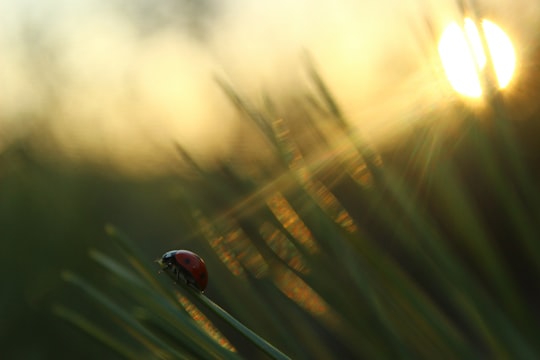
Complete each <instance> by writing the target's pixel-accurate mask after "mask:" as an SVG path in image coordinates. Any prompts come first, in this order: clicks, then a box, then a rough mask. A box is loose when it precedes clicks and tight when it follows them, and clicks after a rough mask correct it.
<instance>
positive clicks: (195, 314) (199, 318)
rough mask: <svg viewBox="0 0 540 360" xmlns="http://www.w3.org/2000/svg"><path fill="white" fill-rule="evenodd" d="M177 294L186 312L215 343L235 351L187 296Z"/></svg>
mask: <svg viewBox="0 0 540 360" xmlns="http://www.w3.org/2000/svg"><path fill="white" fill-rule="evenodd" d="M177 295H178V301H179V302H180V304H182V306H183V307H184V309H186V311H187V313H188V314H189V316H191V318H192V319H193V320H195V322H196V323H197V324H199V326H200V327H201V328H202V329H203V330H204V331H205V332H206V333H207V334H208V335H210V336H211V337H212V338H213V339H214V340H216V341H217V343H218V344H219V345H221V346H223V347H224V348H225V349H227V350H230V351H233V352H236V349H235V348H234V346H233V345H232V344H231V343H230V342H229V340H227V338H226V337H225V336H223V334H221V332H220V331H219V330H218V329H217V328H216V327H215V326H214V324H212V322H211V321H210V320H209V319H208V318H207V317H206V316H205V315H204V314H203V313H202V312H201V311H200V310H199V309H198V308H197V307H196V306H195V305H193V304H192V303H191V302H190V301H189V300H188V298H187V297H185V296H182V295H180V294H177Z"/></svg>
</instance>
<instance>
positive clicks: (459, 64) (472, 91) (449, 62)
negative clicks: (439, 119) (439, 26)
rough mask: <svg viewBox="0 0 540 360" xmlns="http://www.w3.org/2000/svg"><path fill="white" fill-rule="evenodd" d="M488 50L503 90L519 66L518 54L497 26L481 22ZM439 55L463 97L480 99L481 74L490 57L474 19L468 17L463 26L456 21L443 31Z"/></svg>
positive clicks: (451, 80)
mask: <svg viewBox="0 0 540 360" xmlns="http://www.w3.org/2000/svg"><path fill="white" fill-rule="evenodd" d="M481 24H482V30H483V32H484V34H485V38H486V43H487V47H488V51H489V53H490V56H491V59H492V61H493V68H494V70H495V76H496V78H497V84H496V85H498V87H499V88H500V89H504V88H505V87H506V86H508V84H509V83H510V80H511V79H512V76H513V74H514V70H515V67H516V54H515V51H514V47H513V46H512V42H511V40H510V38H509V37H508V35H506V34H505V32H504V31H503V30H502V29H501V28H500V27H499V26H497V25H496V24H494V23H493V22H491V21H489V20H482V22H481ZM439 55H440V57H441V61H442V64H443V67H444V71H445V73H446V76H447V78H448V80H449V82H450V84H451V85H452V87H453V88H454V89H455V90H456V91H457V92H459V93H460V94H462V95H465V96H469V97H480V96H481V95H482V85H481V80H480V76H479V74H480V73H481V72H482V71H483V70H484V69H485V67H486V63H487V59H488V56H487V55H486V54H485V52H484V47H483V46H482V37H481V35H480V32H479V29H478V27H477V25H476V24H475V23H474V21H473V20H471V19H469V18H467V19H465V21H464V26H463V27H460V26H459V25H458V24H457V23H455V22H453V23H451V24H450V25H448V26H447V27H446V29H445V30H444V32H443V34H442V36H441V40H440V41H439Z"/></svg>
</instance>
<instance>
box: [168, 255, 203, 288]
mask: <svg viewBox="0 0 540 360" xmlns="http://www.w3.org/2000/svg"><path fill="white" fill-rule="evenodd" d="M159 264H160V265H161V268H162V269H163V271H165V272H166V273H167V274H168V275H169V276H170V277H171V278H173V280H175V281H179V280H182V281H184V282H185V283H186V284H188V285H191V286H193V287H195V288H196V289H198V290H199V291H201V292H202V291H204V289H206V285H207V284H208V272H207V271H206V264H205V263H204V260H203V259H201V257H200V256H199V255H197V254H195V253H193V252H191V251H188V250H171V251H167V252H166V253H165V254H163V256H162V257H161V260H159Z"/></svg>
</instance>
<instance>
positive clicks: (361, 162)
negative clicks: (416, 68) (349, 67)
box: [56, 59, 540, 359]
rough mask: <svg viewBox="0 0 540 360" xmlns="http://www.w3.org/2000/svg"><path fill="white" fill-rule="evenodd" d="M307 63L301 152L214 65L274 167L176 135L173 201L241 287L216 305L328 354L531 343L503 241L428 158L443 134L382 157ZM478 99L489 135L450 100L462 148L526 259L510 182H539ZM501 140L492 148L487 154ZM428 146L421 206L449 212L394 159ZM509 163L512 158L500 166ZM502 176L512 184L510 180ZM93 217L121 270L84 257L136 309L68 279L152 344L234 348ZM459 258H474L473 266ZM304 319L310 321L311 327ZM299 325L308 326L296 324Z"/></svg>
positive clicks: (293, 345)
mask: <svg viewBox="0 0 540 360" xmlns="http://www.w3.org/2000/svg"><path fill="white" fill-rule="evenodd" d="M306 68H307V71H308V74H309V76H310V78H311V79H312V81H313V84H314V85H315V88H316V93H315V94H310V95H309V98H310V101H311V102H312V104H313V105H314V106H312V107H309V108H306V109H304V113H303V114H302V116H304V119H303V120H302V119H300V120H298V121H304V123H301V125H304V126H306V124H310V126H312V127H311V128H310V130H311V131H313V132H314V133H315V136H317V137H318V138H319V139H322V140H323V141H321V142H320V143H319V144H318V146H319V147H320V149H319V152H318V154H319V155H317V156H318V157H317V156H316V157H310V156H304V152H305V150H304V149H303V148H302V146H301V145H302V144H301V141H302V140H301V139H299V138H298V137H297V135H295V133H294V131H293V129H292V126H293V125H294V124H291V123H290V122H287V121H286V119H287V114H286V113H280V110H279V108H277V107H274V106H268V108H271V110H269V109H267V110H266V111H259V110H257V109H256V108H255V107H254V106H252V105H251V104H249V103H248V101H247V100H245V99H244V98H243V97H242V96H241V95H240V94H239V93H238V92H236V91H235V90H234V88H233V87H232V86H231V85H230V84H228V83H227V82H226V81H224V80H223V79H217V82H218V85H219V86H221V88H222V89H223V91H224V92H225V94H226V95H227V96H228V97H229V98H230V100H231V101H232V102H233V103H234V104H235V105H236V106H237V108H238V109H239V110H240V112H241V113H243V114H244V115H245V116H246V117H247V118H248V119H249V120H250V121H252V122H253V123H254V124H255V125H256V126H257V128H259V130H260V131H261V133H262V134H263V135H264V136H265V137H266V138H267V139H268V140H269V143H270V144H271V146H273V150H274V151H275V154H276V157H277V159H278V163H279V166H281V167H280V170H281V172H280V173H279V174H278V175H277V176H275V174H272V175H270V176H268V178H269V179H267V180H268V182H266V183H261V182H260V180H259V179H249V178H245V177H242V174H238V173H236V172H235V171H234V169H232V168H227V167H224V168H222V169H220V170H218V171H207V170H204V169H202V168H201V167H199V166H198V165H197V164H196V162H195V161H194V160H193V159H192V158H191V157H190V156H189V154H188V153H187V152H186V151H184V150H183V149H182V148H181V147H180V146H178V150H179V152H180V154H181V156H182V157H183V158H184V160H186V161H185V162H186V163H188V164H190V165H191V167H192V169H193V170H194V171H195V172H196V173H197V174H198V176H199V178H200V182H199V183H198V184H199V189H198V191H196V192H194V193H192V194H189V195H188V196H189V198H186V204H185V205H186V206H189V207H192V208H193V213H194V214H195V215H194V218H193V223H194V224H198V225H196V226H195V228H194V233H195V234H196V235H195V236H196V237H197V238H198V239H200V240H204V241H205V242H206V243H207V244H208V245H209V246H210V247H211V248H212V249H213V250H214V251H215V252H216V255H217V256H218V257H221V260H222V262H223V265H224V266H223V267H222V268H223V269H228V270H229V271H230V273H231V274H233V277H232V279H234V281H232V282H230V283H228V284H227V286H230V287H231V288H237V289H239V291H242V294H243V296H242V297H238V299H237V300H236V301H235V300H231V301H230V303H228V304H227V305H228V306H230V307H232V308H234V309H235V312H237V313H238V314H240V316H243V317H245V318H247V317H248V316H250V314H251V317H253V319H254V320H253V321H254V322H257V321H259V322H260V323H261V324H269V326H268V327H269V329H264V330H265V331H266V332H267V333H268V334H271V336H272V338H274V339H279V342H280V344H279V346H280V347H281V346H282V345H283V346H285V348H286V352H287V353H289V352H290V353H291V354H294V355H295V356H294V357H306V358H308V357H310V356H317V355H320V354H321V353H320V352H319V351H326V352H327V354H332V351H333V350H335V349H336V347H337V348H338V349H339V350H338V351H341V354H346V355H351V354H353V355H354V356H359V357H367V358H381V357H382V358H394V357H403V358H433V357H434V356H437V357H438V358H455V357H459V358H477V357H486V356H487V357H498V358H506V357H510V358H520V359H526V358H531V359H532V358H535V356H536V355H538V354H539V352H538V350H539V349H538V345H535V344H536V343H535V342H534V341H535V337H536V334H537V331H538V330H539V329H538V326H537V325H536V324H534V323H531V322H530V321H529V316H530V312H529V311H528V310H527V306H528V303H527V301H525V299H524V298H523V294H522V290H521V289H520V288H519V285H518V284H516V282H515V280H514V276H515V275H513V274H512V273H511V271H510V270H509V269H508V267H507V266H506V265H505V261H506V260H504V256H503V255H504V254H501V253H500V250H499V249H497V247H496V246H494V244H493V241H492V239H491V237H492V235H493V234H492V230H491V229H489V228H488V227H487V225H486V223H485V220H483V219H482V214H481V211H482V210H481V209H480V208H479V205H478V204H476V203H475V202H474V201H473V200H472V199H471V196H470V194H468V191H470V189H469V188H468V187H467V184H466V183H465V182H464V180H463V178H462V175H461V174H460V173H459V170H458V169H457V167H458V165H457V164H455V163H454V161H453V160H452V159H451V158H449V157H443V156H438V157H435V160H433V158H432V157H433V153H435V154H441V153H444V152H445V148H444V144H443V142H442V141H439V142H437V141H438V139H436V138H435V137H433V138H430V136H432V135H429V132H426V133H425V134H424V135H422V136H418V138H417V139H415V140H414V142H415V143H414V146H413V148H414V149H417V148H418V149H420V150H418V151H416V150H414V151H412V152H411V153H412V154H414V157H411V158H410V159H407V161H408V163H407V164H401V165H402V166H401V167H396V166H390V165H388V164H386V163H384V162H383V159H382V157H381V155H379V154H377V153H376V151H375V150H374V149H372V148H371V147H369V146H368V144H367V143H366V142H365V141H364V140H363V139H362V138H361V136H360V135H359V134H358V133H357V132H356V131H355V130H354V129H352V128H351V127H350V126H349V125H348V124H349V122H348V121H347V119H345V117H344V115H343V112H342V111H341V110H340V108H339V106H338V105H337V102H336V101H335V100H334V99H333V97H332V95H331V92H330V91H329V89H328V88H327V86H326V85H325V84H324V82H323V81H322V77H321V76H320V75H319V73H318V72H317V71H316V69H315V67H314V65H313V64H312V62H311V61H310V60H309V59H308V60H307V63H306ZM489 93H492V92H491V91H490V92H489ZM488 101H492V107H493V111H495V113H496V114H495V115H496V116H495V118H496V119H497V120H496V121H497V122H498V123H499V125H500V126H498V131H499V132H500V133H499V135H500V136H501V137H503V141H501V142H497V143H494V142H493V139H490V138H488V137H487V136H486V135H485V134H484V132H483V131H482V129H481V128H480V125H479V124H478V123H477V121H476V120H477V119H475V118H474V116H473V115H472V114H470V113H467V112H466V111H464V112H463V113H461V114H460V115H461V116H463V117H467V118H468V119H469V123H467V125H468V126H469V129H470V130H469V133H468V134H465V135H464V136H466V137H468V138H470V139H471V142H472V153H471V154H470V156H471V158H472V159H474V161H475V164H476V165H479V166H482V168H483V169H484V171H485V177H484V179H483V181H485V182H486V186H488V187H489V190H490V191H491V193H493V194H495V198H494V200H496V201H500V202H501V203H502V204H503V206H502V208H503V211H504V213H503V216H504V219H505V221H507V223H508V224H509V225H510V227H511V229H512V230H513V231H515V237H516V238H517V239H519V243H520V244H521V246H523V248H524V249H525V251H524V252H525V253H526V254H528V256H529V259H528V261H529V262H530V264H533V266H534V269H535V271H536V272H537V273H538V270H539V268H538V264H540V261H538V260H539V259H538V254H539V253H540V252H539V251H538V250H539V248H538V246H539V245H538V241H537V239H538V235H539V233H538V226H537V222H536V221H535V219H536V217H537V216H538V214H537V213H534V214H533V215H532V216H531V214H530V213H529V211H528V210H527V205H528V204H525V203H524V202H523V198H524V197H523V195H524V194H525V195H527V194H529V193H530V194H531V197H530V198H527V199H531V201H532V202H533V208H534V209H538V206H539V205H540V203H539V202H538V200H537V199H538V195H537V191H536V190H535V188H534V186H532V185H531V184H532V178H531V175H530V174H528V173H527V171H526V165H525V164H524V163H523V162H522V160H521V159H520V155H519V149H518V147H517V143H516V141H515V138H514V137H513V135H512V134H511V131H510V130H509V124H508V123H505V122H508V121H509V120H508V119H507V118H505V116H504V114H503V111H504V110H503V105H502V102H501V101H500V99H498V98H497V97H496V96H495V97H491V98H489V99H488ZM267 104H268V103H267ZM298 105H299V106H301V107H304V106H305V104H298ZM321 122H324V125H325V126H327V127H328V128H332V129H333V131H334V133H333V134H332V135H333V136H334V138H336V137H337V138H338V139H340V140H339V142H338V143H335V142H333V141H332V140H330V139H328V138H327V137H326V136H325V133H324V131H323V130H321V129H320V128H318V125H317V124H320V123H321ZM501 124H502V125H501ZM428 126H429V125H428ZM337 134H338V135H337ZM433 136H434V135H433ZM427 143H430V144H431V148H430V150H429V151H428V150H426V147H425V146H424V145H426V144H427ZM501 146H502V148H501ZM321 149H322V150H321ZM469 150H471V149H469ZM501 151H502V153H503V154H505V155H503V159H502V162H501V159H500V158H499V157H497V156H495V154H496V153H497V152H501ZM430 152H431V153H430ZM434 161H435V165H433V166H431V167H430V170H429V171H430V172H429V173H428V174H427V177H428V180H429V181H427V180H425V179H423V181H425V183H424V184H429V187H430V189H431V191H433V192H434V194H435V195H433V196H432V198H431V201H434V202H437V203H436V204H435V205H433V204H431V206H433V207H435V208H437V211H438V214H439V215H442V216H444V217H445V219H446V222H447V224H441V223H440V221H438V220H437V219H436V217H435V215H436V214H434V213H433V211H431V210H432V209H430V208H429V206H428V205H429V204H428V205H426V203H425V201H424V200H423V199H422V198H421V197H420V196H419V195H418V191H416V190H415V188H414V186H412V185H411V179H407V178H406V176H405V175H403V174H401V173H400V172H399V171H400V170H403V169H404V168H407V167H409V168H410V169H411V170H419V169H422V168H423V167H424V166H426V164H428V163H433V162H434ZM507 168H508V169H512V171H510V173H508V172H505V169H507ZM263 170H264V169H263ZM266 170H267V169H266ZM270 173H271V172H270ZM420 180H422V179H418V181H419V182H420ZM514 184H519V185H520V191H522V192H524V194H521V196H520V194H516V193H515V192H513V191H510V189H512V188H513V187H514ZM366 219H367V220H366ZM372 223H377V224H378V225H377V226H375V225H373V224H372ZM366 224H367V225H366ZM197 226H198V228H197ZM369 226H373V228H374V229H375V230H370V229H371V228H370V227H369ZM447 229H451V230H447ZM263 230H264V231H263ZM107 231H108V232H109V234H110V235H111V237H112V238H114V239H115V240H116V243H118V244H119V245H120V246H121V248H122V250H123V256H124V257H125V258H126V260H127V261H128V263H129V264H130V265H131V267H132V269H128V268H126V267H125V266H123V265H121V264H120V263H119V262H117V261H115V260H113V259H111V258H109V257H107V256H106V255H104V254H102V253H100V252H97V251H93V252H91V256H92V258H94V260H96V261H97V262H98V263H100V264H101V265H102V266H103V267H105V268H106V269H107V270H108V271H109V272H110V274H111V277H112V278H116V281H115V284H116V285H118V287H119V290H120V289H122V290H123V291H124V296H126V297H128V298H129V299H130V300H131V306H132V307H133V308H134V309H138V310H137V311H135V310H133V309H131V310H130V309H127V308H125V307H122V306H119V305H118V304H117V300H116V298H115V297H114V296H113V295H110V294H108V293H105V292H103V291H100V290H98V289H96V288H95V287H93V286H92V285H90V284H88V283H86V282H85V281H84V280H83V279H82V278H81V277H79V276H77V275H74V274H72V273H69V272H68V273H66V274H65V279H66V280H67V281H68V282H70V283H72V284H74V285H77V286H78V287H80V288H81V289H82V290H84V291H85V292H86V293H87V294H88V295H89V296H91V297H92V298H93V299H95V300H96V302H98V303H100V304H101V305H102V306H103V307H104V308H105V309H107V311H108V312H109V313H110V314H111V317H112V318H113V319H115V321H116V322H117V323H118V324H120V325H121V326H123V328H124V329H125V330H126V332H128V333H129V334H131V335H132V337H133V338H135V339H138V340H139V341H140V344H146V346H145V348H146V350H147V351H148V352H149V353H150V354H153V355H154V356H157V357H163V358H176V357H200V358H237V357H238V354H237V353H236V352H235V351H231V350H230V348H227V347H224V346H222V345H220V343H223V342H224V341H225V340H223V339H224V338H223V337H221V339H222V340H221V341H220V340H215V338H214V337H212V336H210V335H208V333H207V332H205V331H204V330H202V329H201V327H200V326H199V324H198V323H197V322H195V321H194V320H193V319H192V318H191V317H190V316H189V314H188V313H187V312H186V311H185V309H184V308H183V307H182V306H181V305H179V302H178V298H177V296H175V294H174V293H173V292H172V291H171V290H170V286H167V285H164V284H163V283H161V282H160V281H161V280H159V279H158V278H157V277H156V271H155V269H154V268H152V267H151V264H149V263H147V262H145V260H144V259H145V256H144V254H141V253H138V251H137V250H136V249H135V248H134V247H133V246H132V245H131V244H130V242H129V241H128V240H127V239H126V238H125V237H124V236H123V235H121V234H120V233H119V232H118V231H117V230H115V229H113V228H112V227H108V228H107ZM201 246H202V245H201ZM396 254H397V255H396ZM466 258H472V259H474V260H475V261H476V262H475V263H474V264H473V265H472V266H471V264H469V263H467V261H466V260H465V259H466ZM133 270H135V272H133ZM221 276H225V275H223V274H222V275H221ZM229 279H230V278H229ZM284 279H285V280H284ZM216 287H220V285H219V284H216ZM221 288H222V292H223V295H224V296H230V297H231V298H233V299H234V295H235V294H232V291H231V290H229V293H231V294H227V290H226V289H225V286H223V285H221ZM184 290H186V289H184ZM182 292H183V294H184V295H185V296H187V297H188V298H189V300H190V301H191V302H192V303H193V304H195V305H196V306H197V307H198V308H200V309H206V310H207V311H209V312H211V313H213V314H214V315H217V316H218V317H219V318H221V319H222V320H224V321H225V322H226V323H228V324H229V325H231V326H232V327H233V328H234V329H236V330H237V331H238V332H240V333H241V334H242V335H243V336H244V337H245V338H246V339H247V340H249V341H250V342H251V343H253V344H255V345H256V346H257V347H258V348H259V349H260V350H262V351H263V352H265V353H266V354H268V355H269V356H270V357H273V358H276V359H284V358H287V356H286V355H284V354H283V353H281V352H280V351H279V350H277V349H276V348H275V347H274V346H272V345H270V344H269V343H268V342H267V341H266V340H263V339H262V338H261V337H259V336H258V335H256V334H255V333H254V332H253V331H251V330H249V329H248V328H247V327H245V326H244V325H243V324H242V323H240V322H239V321H238V320H237V319H236V318H234V317H232V316H231V315H230V314H229V313H227V312H225V311H224V310H223V309H222V308H221V307H219V306H217V305H216V304H214V303H213V302H212V301H211V300H210V299H208V298H207V297H206V296H205V295H203V294H199V293H196V292H194V291H191V290H188V291H182ZM306 294H309V295H306ZM283 296H284V297H285V298H284V297H283ZM248 299H253V300H254V301H249V300H248ZM272 301H275V302H276V303H272ZM242 302H244V303H242ZM247 303H249V305H247ZM278 303H279V304H282V305H283V306H285V308H286V309H287V311H288V312H287V313H286V314H285V313H284V314H278V313H276V312H280V310H281V309H280V308H278V307H276V305H275V304H278ZM310 304H311V305H310ZM56 312H57V314H58V315H60V316H62V317H63V318H65V319H67V320H68V321H71V322H72V323H74V324H75V325H77V326H79V327H81V328H82V329H84V330H86V331H87V332H89V333H90V334H92V335H94V336H95V337H97V338H99V339H101V340H102V341H104V342H105V343H107V344H108V345H110V346H111V347H112V348H113V349H115V350H116V351H117V352H118V353H120V354H122V355H124V356H125V357H128V358H134V357H133V356H134V354H137V353H134V352H133V351H132V350H131V349H130V347H129V346H126V345H125V344H123V343H122V342H120V341H116V340H114V339H112V336H113V335H110V334H108V333H106V332H105V331H103V330H101V329H100V328H99V327H98V326H96V325H93V324H92V323H91V322H90V321H88V320H87V319H84V318H83V317H81V316H79V315H77V314H76V313H75V312H73V311H71V310H69V309H67V308H65V307H58V308H56ZM288 315H291V316H292V317H293V318H296V319H300V320H301V321H299V322H294V321H291V324H290V326H288V325H284V324H282V323H280V321H279V319H285V318H287V316H288ZM308 323H309V324H311V325H306V324H308ZM311 326H316V329H317V330H310V329H309V328H310V327H311ZM308 331H311V332H309V333H310V334H313V336H317V338H315V339H302V338H301V337H300V335H299V334H302V332H308ZM323 333H324V334H326V335H323ZM328 338H330V340H328ZM319 339H322V340H321V343H320V344H317V340H319ZM324 347H326V348H325V349H324V350H321V349H322V348H324Z"/></svg>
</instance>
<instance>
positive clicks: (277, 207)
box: [266, 192, 319, 253]
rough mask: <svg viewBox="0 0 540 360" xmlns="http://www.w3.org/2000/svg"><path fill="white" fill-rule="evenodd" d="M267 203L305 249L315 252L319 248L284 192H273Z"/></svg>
mask: <svg viewBox="0 0 540 360" xmlns="http://www.w3.org/2000/svg"><path fill="white" fill-rule="evenodd" d="M266 204H267V205H268V207H269V208H270V210H271V211H272V213H273V214H274V215H275V216H276V218H277V219H278V220H279V222H280V223H281V224H282V225H283V227H284V228H285V229H286V230H287V232H288V233H289V234H290V235H291V236H292V237H294V238H295V239H296V241H298V243H300V244H301V245H302V246H303V247H304V249H306V250H307V251H309V252H310V253H315V252H317V251H318V250H319V247H318V246H317V243H316V242H315V239H314V238H313V235H312V234H311V231H309V229H308V227H307V226H306V225H305V224H304V222H303V221H302V219H301V218H300V216H298V214H297V213H296V211H295V210H294V209H293V207H292V206H291V204H290V203H289V202H288V201H287V199H286V198H285V197H284V196H283V194H281V193H279V192H276V193H274V194H272V195H271V196H270V197H269V198H268V199H267V200H266Z"/></svg>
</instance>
